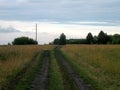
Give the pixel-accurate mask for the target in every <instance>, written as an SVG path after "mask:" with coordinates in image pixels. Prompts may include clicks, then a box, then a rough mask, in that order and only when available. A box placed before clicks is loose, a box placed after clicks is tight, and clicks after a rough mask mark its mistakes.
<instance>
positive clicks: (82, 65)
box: [61, 45, 120, 90]
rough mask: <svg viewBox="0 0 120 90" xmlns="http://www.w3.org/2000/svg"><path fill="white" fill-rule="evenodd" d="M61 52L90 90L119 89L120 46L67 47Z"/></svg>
mask: <svg viewBox="0 0 120 90" xmlns="http://www.w3.org/2000/svg"><path fill="white" fill-rule="evenodd" d="M61 51H62V53H63V54H64V56H65V57H66V58H67V60H68V62H69V63H70V64H71V65H72V67H73V68H74V69H75V70H76V72H77V73H78V74H79V76H80V77H82V78H83V79H84V80H85V82H86V83H89V84H91V86H92V90H119V89H120V70H119V69H120V60H119V59H120V45H67V46H64V47H63V48H62V49H61Z"/></svg>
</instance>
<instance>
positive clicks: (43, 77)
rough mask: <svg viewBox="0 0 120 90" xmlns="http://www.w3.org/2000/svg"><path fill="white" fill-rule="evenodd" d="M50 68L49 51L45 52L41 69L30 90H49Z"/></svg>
mask: <svg viewBox="0 0 120 90" xmlns="http://www.w3.org/2000/svg"><path fill="white" fill-rule="evenodd" d="M48 68H49V51H44V58H43V60H42V63H41V68H40V71H39V72H38V74H37V75H36V77H35V80H34V81H33V83H32V86H31V89H30V90H47V84H48Z"/></svg>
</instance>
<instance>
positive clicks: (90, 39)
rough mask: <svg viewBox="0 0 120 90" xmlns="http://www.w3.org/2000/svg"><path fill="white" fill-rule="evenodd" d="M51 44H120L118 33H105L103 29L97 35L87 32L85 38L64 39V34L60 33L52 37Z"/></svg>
mask: <svg viewBox="0 0 120 90" xmlns="http://www.w3.org/2000/svg"><path fill="white" fill-rule="evenodd" d="M53 44H55V45H65V44H120V34H114V35H107V33H104V32H103V31H100V32H99V34H98V36H96V35H95V36H93V35H92V33H91V32H89V33H88V34H87V36H86V38H85V39H66V35H65V34H64V33H62V34H61V35H60V37H59V38H56V39H54V41H53Z"/></svg>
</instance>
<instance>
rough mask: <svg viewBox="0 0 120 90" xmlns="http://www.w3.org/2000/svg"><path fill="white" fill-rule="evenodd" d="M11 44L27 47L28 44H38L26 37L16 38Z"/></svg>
mask: <svg viewBox="0 0 120 90" xmlns="http://www.w3.org/2000/svg"><path fill="white" fill-rule="evenodd" d="M12 44H13V45H29V44H38V42H37V41H35V40H33V39H31V38H28V37H18V38H15V39H14V41H13V42H12Z"/></svg>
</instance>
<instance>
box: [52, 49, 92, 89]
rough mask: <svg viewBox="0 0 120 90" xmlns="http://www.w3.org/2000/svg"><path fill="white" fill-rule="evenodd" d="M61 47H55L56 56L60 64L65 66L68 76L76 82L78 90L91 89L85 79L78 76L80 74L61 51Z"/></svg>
mask: <svg viewBox="0 0 120 90" xmlns="http://www.w3.org/2000/svg"><path fill="white" fill-rule="evenodd" d="M58 50H59V47H58V48H55V50H54V51H55V58H56V59H57V60H59V62H60V64H61V65H62V66H63V68H64V69H65V71H66V72H67V74H68V76H69V77H70V78H71V80H72V81H73V83H74V86H75V88H76V89H77V90H90V89H89V88H88V86H87V85H86V84H84V82H83V80H82V79H81V78H80V77H79V76H78V74H77V73H76V72H75V71H74V70H73V68H72V67H71V66H70V65H69V63H68V62H67V61H66V60H65V58H64V57H63V56H62V55H61V54H60V53H59V51H58Z"/></svg>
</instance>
